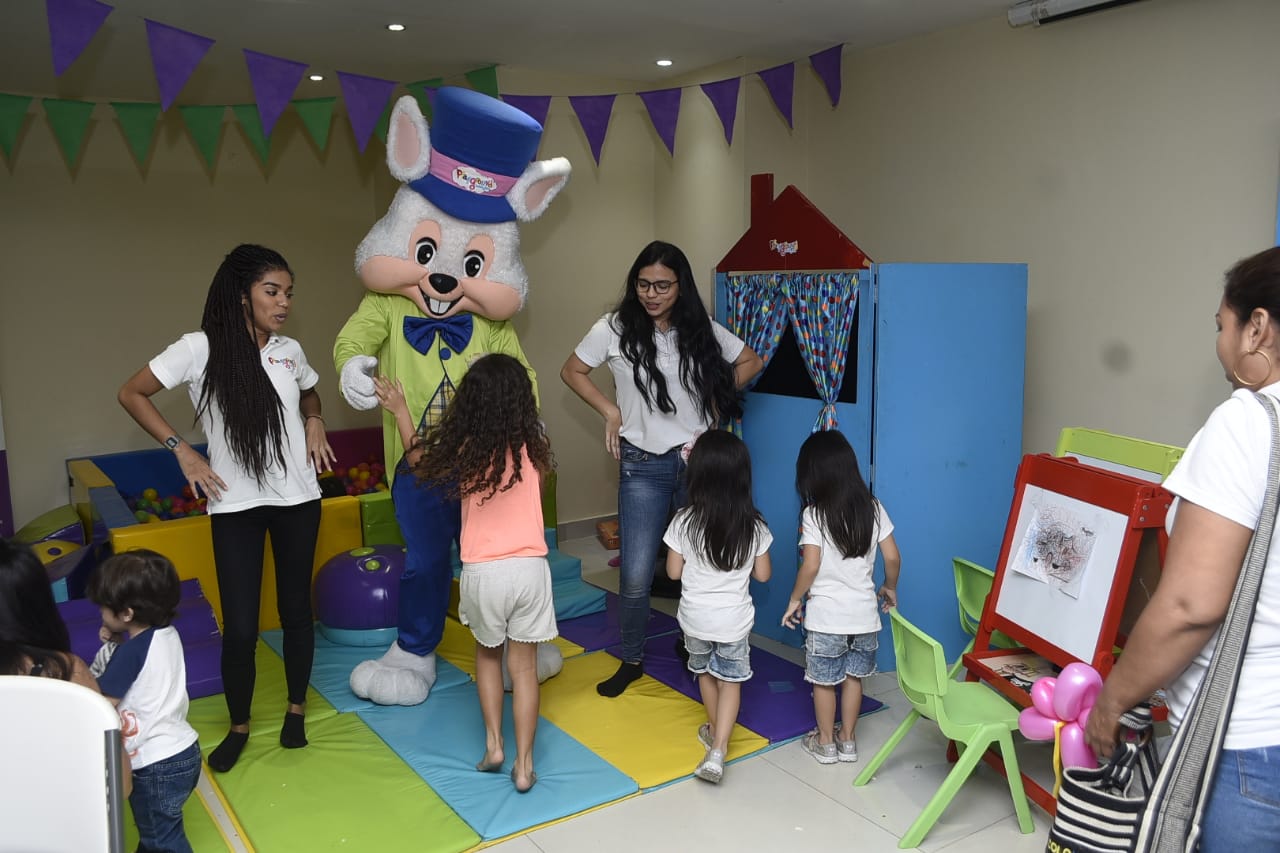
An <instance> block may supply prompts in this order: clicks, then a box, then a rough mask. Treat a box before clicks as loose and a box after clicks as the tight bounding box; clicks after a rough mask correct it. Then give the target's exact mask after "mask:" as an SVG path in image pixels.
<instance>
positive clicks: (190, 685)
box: [58, 580, 222, 699]
mask: <svg viewBox="0 0 1280 853" xmlns="http://www.w3.org/2000/svg"><path fill="white" fill-rule="evenodd" d="M58 613H59V614H61V616H62V621H63V622H65V623H66V625H67V633H68V634H70V635H71V651H73V652H74V653H75V654H77V655H79V656H80V657H81V658H83V659H84V660H85V661H86V662H92V661H93V658H94V656H95V655H96V654H97V653H98V649H99V648H101V646H102V641H101V640H99V639H98V629H99V628H101V627H102V613H101V611H100V610H99V609H98V605H96V604H94V603H93V602H92V601H89V600H88V599H87V598H77V599H72V600H71V601H65V602H63V603H61V604H59V605H58ZM173 627H174V628H176V629H178V636H179V637H180V638H181V639H182V653H183V657H184V658H185V659H186V665H187V695H188V696H190V697H191V698H192V699H199V698H200V697H202V696H212V695H214V694H216V693H221V692H222V668H221V664H222V635H221V634H219V633H218V623H217V622H215V621H214V619H213V610H212V608H211V607H210V606H209V601H208V599H206V598H205V597H204V592H203V591H202V590H201V588H200V582H199V581H197V580H186V581H183V582H182V598H181V599H180V600H179V602H178V614H177V616H175V617H174V620H173Z"/></svg>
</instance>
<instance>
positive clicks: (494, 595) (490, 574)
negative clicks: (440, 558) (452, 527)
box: [458, 557, 559, 649]
mask: <svg viewBox="0 0 1280 853" xmlns="http://www.w3.org/2000/svg"><path fill="white" fill-rule="evenodd" d="M458 585H459V587H460V592H461V599H462V600H461V602H460V604H459V605H458V618H459V619H460V620H461V621H462V624H463V625H466V626H467V627H469V628H470V629H471V633H472V634H475V637H476V642H478V643H479V644H480V645H482V646H487V647H489V648H491V649H492V648H496V647H498V646H500V645H502V644H503V643H504V642H506V641H507V639H508V638H510V639H512V640H516V641H518V642H522V643H542V642H546V641H547V640H553V639H555V637H556V635H557V634H558V633H559V632H558V631H557V630H556V610H555V605H554V603H553V602H552V599H551V565H550V564H549V563H548V562H547V558H546V557H510V558H508V559H505V560H493V561H491V562H488V563H463V564H462V577H461V579H460V580H459V584H458Z"/></svg>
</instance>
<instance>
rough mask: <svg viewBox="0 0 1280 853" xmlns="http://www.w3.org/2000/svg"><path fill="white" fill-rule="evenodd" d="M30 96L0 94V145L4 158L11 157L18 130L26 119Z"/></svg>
mask: <svg viewBox="0 0 1280 853" xmlns="http://www.w3.org/2000/svg"><path fill="white" fill-rule="evenodd" d="M29 106H31V98H30V97H28V96H27V95H5V94H0V147H3V148H4V156H5V157H6V158H10V159H11V158H12V157H13V144H14V143H15V142H17V141H18V131H20V130H22V123H23V122H24V121H26V119H27V107H29Z"/></svg>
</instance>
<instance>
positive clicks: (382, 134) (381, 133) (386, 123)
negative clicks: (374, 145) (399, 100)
mask: <svg viewBox="0 0 1280 853" xmlns="http://www.w3.org/2000/svg"><path fill="white" fill-rule="evenodd" d="M394 106H395V102H394V101H391V100H388V101H387V105H386V106H385V107H384V108H383V110H382V117H381V118H380V119H378V124H377V126H376V127H374V129H373V132H374V135H375V136H377V137H378V138H379V139H381V140H382V144H383V145H386V144H387V130H388V129H389V128H390V127H391V108H392V107H394Z"/></svg>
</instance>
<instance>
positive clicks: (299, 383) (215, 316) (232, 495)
mask: <svg viewBox="0 0 1280 853" xmlns="http://www.w3.org/2000/svg"><path fill="white" fill-rule="evenodd" d="M292 301H293V272H292V271H291V270H290V269H289V265H288V263H287V262H286V261H285V259H284V258H283V257H281V256H280V254H279V253H277V252H274V251H272V250H271V249H267V248H264V247H262V246H254V245H248V244H246V245H241V246H237V247H236V248H235V249H233V250H232V251H231V253H230V254H228V255H227V256H226V258H225V259H224V260H223V262H222V265H221V266H219V267H218V271H217V272H216V273H215V274H214V276H213V283H212V284H210V285H209V294H208V296H207V298H206V300H205V306H204V318H203V319H202V320H201V322H200V328H201V331H199V332H192V333H189V334H186V335H183V336H182V337H181V338H180V339H179V340H178V341H176V342H175V343H174V344H172V345H171V346H170V347H169V348H168V349H166V350H165V351H164V352H163V353H161V354H160V355H158V356H156V357H155V358H153V359H152V360H151V361H150V362H149V363H148V364H147V365H146V366H145V367H143V368H142V369H141V370H139V371H138V372H137V373H136V374H134V375H133V376H132V377H131V378H130V379H129V381H128V382H126V383H125V384H124V387H123V388H121V389H120V394H119V400H120V405H122V406H124V408H125V411H127V412H128V413H129V414H130V415H131V416H132V417H133V419H134V420H135V421H137V422H138V425H139V426H141V427H142V428H143V429H144V430H146V431H147V433H148V434H150V435H151V437H152V438H154V439H155V440H156V441H159V442H161V443H162V444H164V445H165V446H166V447H168V448H169V449H170V450H172V451H173V453H174V455H175V456H176V457H177V460H178V464H179V466H181V468H182V473H183V476H185V477H186V478H187V482H188V483H189V484H190V486H191V489H192V490H193V492H195V493H196V494H197V495H203V496H205V497H207V498H208V511H209V520H210V523H211V527H212V532H213V559H214V566H215V569H216V573H217V578H218V592H219V595H220V597H221V599H222V624H223V636H222V681H223V686H224V688H225V692H226V699H227V711H228V713H229V715H230V718H231V730H230V732H228V734H227V736H226V738H225V739H224V740H223V741H222V743H221V744H219V746H218V747H217V748H216V749H214V750H213V752H212V753H210V754H209V759H208V760H209V766H210V767H211V768H213V769H214V770H217V771H221V772H225V771H227V770H230V769H231V768H232V766H234V765H235V763H236V760H237V759H238V758H239V757H240V751H241V750H242V749H243V748H244V745H245V743H246V742H247V741H248V737H249V705H250V701H251V700H252V698H253V686H254V679H255V676H256V671H255V669H254V649H255V646H256V645H257V639H258V608H259V604H260V598H261V589H262V562H263V549H264V547H265V541H266V534H267V533H268V531H269V532H270V533H271V550H272V555H273V556H274V558H275V567H276V598H277V601H278V604H279V613H280V625H281V627H282V628H283V629H284V667H285V679H286V683H287V687H288V693H289V695H288V702H289V707H288V712H287V713H286V714H285V719H284V727H283V728H282V729H281V731H280V744H281V746H284V747H286V748H290V749H293V748H297V747H302V746H306V745H307V738H306V730H305V728H304V725H303V702H304V701H305V699H306V691H307V681H308V680H309V679H310V677H311V661H312V656H313V653H314V649H315V636H314V634H313V627H312V621H313V620H312V615H311V575H312V568H313V565H312V564H313V562H314V559H315V546H316V535H317V533H318V532H319V529H320V487H319V485H318V483H317V481H316V473H317V472H319V471H323V470H330V469H331V468H332V465H333V462H334V461H335V459H334V455H333V450H332V448H330V447H329V441H328V439H327V438H326V436H325V427H324V419H323V418H322V417H321V416H320V395H319V394H317V393H316V390H315V385H316V383H317V382H318V381H319V378H320V377H319V375H318V374H317V373H316V372H315V370H313V369H312V368H311V365H310V364H308V363H307V357H306V355H305V354H304V353H303V352H302V347H301V346H299V344H298V342H297V341H295V340H293V339H292V338H287V337H284V336H283V335H281V334H280V327H281V326H283V325H284V322H285V320H286V319H287V318H288V316H289V308H290V305H291V303H292ZM178 385H186V386H187V389H188V393H189V394H190V396H191V402H192V404H193V405H194V406H195V410H196V419H197V420H198V422H199V423H200V425H201V427H202V428H203V430H204V433H205V435H206V436H207V437H208V439H209V458H208V459H206V458H205V457H204V456H202V455H201V454H200V453H199V452H197V451H196V449H195V448H193V447H192V446H191V445H190V444H187V443H186V442H185V441H183V440H182V438H181V437H180V436H179V435H178V434H177V431H176V430H175V429H173V427H172V426H171V425H170V424H169V422H168V420H166V419H165V417H164V416H163V415H162V414H161V413H160V411H159V410H158V409H157V408H156V406H155V404H154V403H153V402H152V401H151V396H152V395H153V394H155V393H157V392H158V391H160V390H161V389H162V388H175V387H177V386H178Z"/></svg>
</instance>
